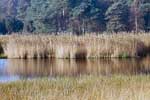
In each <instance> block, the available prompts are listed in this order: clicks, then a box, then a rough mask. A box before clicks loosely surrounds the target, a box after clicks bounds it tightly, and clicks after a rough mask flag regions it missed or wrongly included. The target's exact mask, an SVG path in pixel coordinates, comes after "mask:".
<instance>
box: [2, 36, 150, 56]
mask: <svg viewBox="0 0 150 100" xmlns="http://www.w3.org/2000/svg"><path fill="white" fill-rule="evenodd" d="M149 38H150V35H149V34H138V35H135V34H113V35H104V34H101V35H98V36H94V35H85V36H53V35H8V36H0V47H1V48H0V50H1V51H0V52H1V54H2V58H3V57H4V58H6V57H7V58H17V59H18V58H19V59H38V58H40V59H44V58H59V59H60V58H61V59H91V58H94V59H99V58H138V57H144V56H146V55H149V54H150V40H149ZM4 55H5V56H4Z"/></svg>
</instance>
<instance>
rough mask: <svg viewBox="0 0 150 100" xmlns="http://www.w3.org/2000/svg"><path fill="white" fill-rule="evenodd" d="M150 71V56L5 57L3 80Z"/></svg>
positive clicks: (0, 69)
mask: <svg viewBox="0 0 150 100" xmlns="http://www.w3.org/2000/svg"><path fill="white" fill-rule="evenodd" d="M139 74H150V57H147V58H143V59H97V60H96V59H91V60H67V59H65V60H63V59H55V60H54V59H53V60H52V59H45V60H33V59H28V60H27V59H26V60H25V59H1V60H0V82H10V81H16V80H22V79H34V78H42V77H44V78H45V77H48V78H55V77H63V76H68V77H79V76H81V75H98V76H100V75H101V76H111V75H139Z"/></svg>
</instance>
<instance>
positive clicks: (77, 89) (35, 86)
mask: <svg viewBox="0 0 150 100" xmlns="http://www.w3.org/2000/svg"><path fill="white" fill-rule="evenodd" d="M0 90H1V91H0V98H1V100H149V98H150V95H149V94H150V76H112V77H104V76H81V77H79V78H68V77H62V78H59V77H58V78H54V79H36V80H28V81H17V82H13V83H5V84H2V83H1V84H0Z"/></svg>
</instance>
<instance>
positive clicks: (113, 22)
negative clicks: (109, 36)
mask: <svg viewBox="0 0 150 100" xmlns="http://www.w3.org/2000/svg"><path fill="white" fill-rule="evenodd" d="M105 15H106V20H107V30H108V31H110V32H120V31H127V25H128V6H127V4H126V2H123V1H118V2H115V3H114V4H112V5H111V6H110V7H109V8H108V10H107V11H106V14H105Z"/></svg>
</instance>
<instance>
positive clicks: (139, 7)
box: [0, 0, 150, 35]
mask: <svg viewBox="0 0 150 100" xmlns="http://www.w3.org/2000/svg"><path fill="white" fill-rule="evenodd" d="M6 3H7V5H6ZM104 31H109V32H122V31H124V32H130V31H134V32H139V31H145V32H148V31H150V1H149V0H1V1H0V33H2V34H7V33H9V34H11V33H12V32H29V33H55V34H57V33H60V32H71V33H74V34H78V35H79V34H84V33H91V32H96V33H98V32H104Z"/></svg>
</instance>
